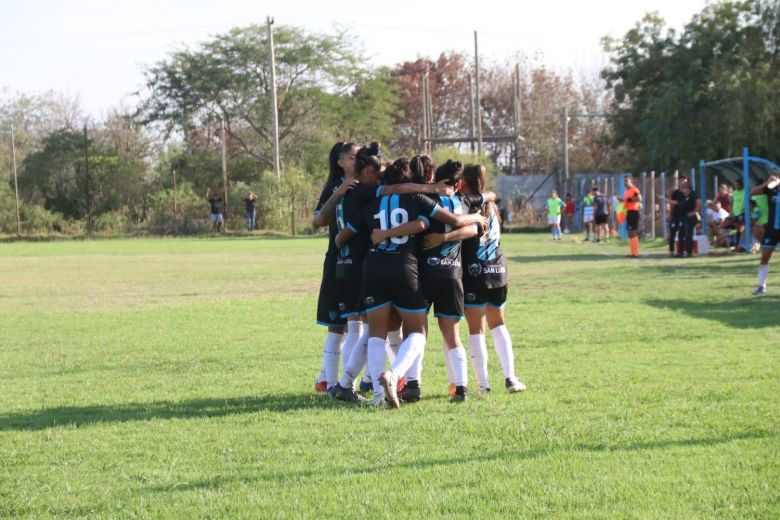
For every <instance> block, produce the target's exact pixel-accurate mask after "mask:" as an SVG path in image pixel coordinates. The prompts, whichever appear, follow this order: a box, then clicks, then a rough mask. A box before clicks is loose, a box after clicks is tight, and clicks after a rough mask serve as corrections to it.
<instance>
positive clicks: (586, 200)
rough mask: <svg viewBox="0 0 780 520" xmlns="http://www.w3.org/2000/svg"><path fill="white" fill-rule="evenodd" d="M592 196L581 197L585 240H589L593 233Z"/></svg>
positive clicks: (588, 194)
mask: <svg viewBox="0 0 780 520" xmlns="http://www.w3.org/2000/svg"><path fill="white" fill-rule="evenodd" d="M593 199H594V197H593V195H591V194H590V193H587V194H586V195H585V196H584V197H582V222H583V223H584V224H585V240H590V234H591V233H592V232H593Z"/></svg>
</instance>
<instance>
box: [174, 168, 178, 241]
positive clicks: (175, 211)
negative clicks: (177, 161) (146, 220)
mask: <svg viewBox="0 0 780 520" xmlns="http://www.w3.org/2000/svg"><path fill="white" fill-rule="evenodd" d="M177 213H178V211H177V208H176V170H173V236H176V234H177V231H178V229H177V228H176V227H177V224H176V220H177V218H176V215H177Z"/></svg>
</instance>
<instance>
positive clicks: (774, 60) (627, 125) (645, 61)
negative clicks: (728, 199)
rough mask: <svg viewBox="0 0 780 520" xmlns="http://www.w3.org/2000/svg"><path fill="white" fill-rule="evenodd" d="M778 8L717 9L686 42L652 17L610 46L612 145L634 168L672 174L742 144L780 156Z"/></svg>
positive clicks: (732, 5) (726, 5) (702, 17)
mask: <svg viewBox="0 0 780 520" xmlns="http://www.w3.org/2000/svg"><path fill="white" fill-rule="evenodd" d="M778 10H780V7H778V4H777V3H776V2H770V1H761V2H750V1H745V2H719V3H715V4H711V5H708V6H707V7H706V8H705V9H704V10H703V11H702V12H701V13H700V14H698V15H696V16H694V17H693V19H692V20H691V22H690V23H689V24H688V25H687V26H686V27H685V30H684V31H683V33H682V34H680V35H677V34H676V33H675V31H673V30H671V29H667V28H666V27H665V24H664V22H663V20H662V19H661V18H660V17H658V16H657V15H647V16H645V17H644V18H643V19H642V20H641V21H640V22H639V23H637V24H636V26H635V27H634V28H632V29H631V30H630V31H629V32H628V33H627V34H626V35H625V36H624V38H623V39H622V40H621V41H611V40H607V41H605V48H606V50H607V51H608V52H610V53H611V64H610V66H608V67H607V68H605V69H604V71H603V72H602V76H603V77H604V79H605V80H606V81H607V86H608V88H610V89H612V91H613V92H614V101H613V103H612V106H611V119H612V122H613V125H614V131H615V133H614V139H615V140H614V144H616V145H620V144H627V145H629V146H631V148H632V149H633V150H634V151H635V152H636V153H635V158H636V161H635V166H636V167H637V168H648V169H649V168H652V169H657V170H661V169H667V168H668V169H674V168H679V167H683V166H687V165H691V164H696V163H697V162H698V160H699V159H701V158H722V157H729V156H735V155H739V154H740V153H741V148H742V147H743V146H750V147H751V150H752V151H753V152H754V153H756V154H760V155H765V156H769V157H770V158H774V159H775V160H777V159H779V158H780V132H778V125H777V120H778V118H780V59H778V45H779V43H780V40H779V39H778V32H779V31H778V30H777V25H778V22H777V20H778V17H780V15H778Z"/></svg>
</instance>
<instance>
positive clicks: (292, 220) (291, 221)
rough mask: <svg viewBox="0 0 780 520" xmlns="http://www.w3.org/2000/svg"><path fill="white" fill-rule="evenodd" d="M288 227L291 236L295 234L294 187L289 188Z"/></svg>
mask: <svg viewBox="0 0 780 520" xmlns="http://www.w3.org/2000/svg"><path fill="white" fill-rule="evenodd" d="M290 228H291V232H292V236H295V235H296V229H295V188H292V190H290Z"/></svg>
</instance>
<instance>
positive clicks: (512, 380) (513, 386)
mask: <svg viewBox="0 0 780 520" xmlns="http://www.w3.org/2000/svg"><path fill="white" fill-rule="evenodd" d="M504 383H505V385H506V391H507V392H509V393H510V394H512V393H515V392H524V391H525V385H524V384H523V382H522V381H520V380H519V379H517V378H516V377H507V378H506V380H505V382H504Z"/></svg>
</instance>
